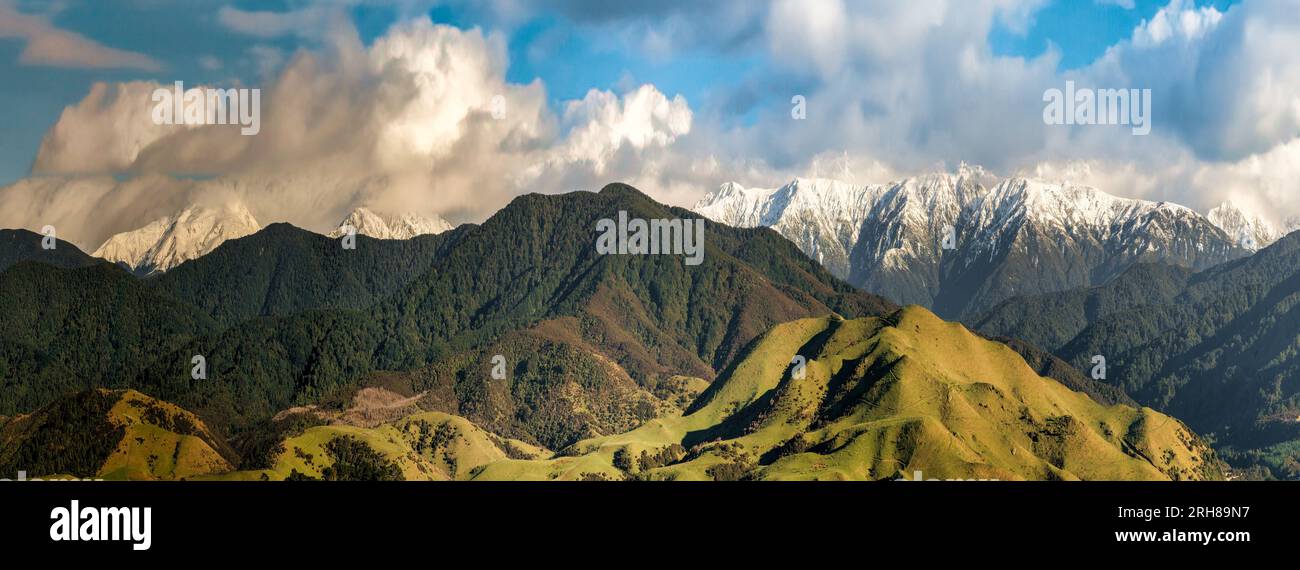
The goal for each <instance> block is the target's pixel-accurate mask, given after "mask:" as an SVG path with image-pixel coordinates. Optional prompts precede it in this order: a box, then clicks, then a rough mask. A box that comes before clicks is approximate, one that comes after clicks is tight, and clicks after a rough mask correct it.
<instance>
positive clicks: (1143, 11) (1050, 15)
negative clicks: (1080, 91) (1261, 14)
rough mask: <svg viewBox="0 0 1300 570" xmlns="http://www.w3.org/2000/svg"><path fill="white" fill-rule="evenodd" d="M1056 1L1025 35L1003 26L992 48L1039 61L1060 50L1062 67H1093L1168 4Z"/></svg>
mask: <svg viewBox="0 0 1300 570" xmlns="http://www.w3.org/2000/svg"><path fill="white" fill-rule="evenodd" d="M1129 1H1130V2H1131V3H1132V4H1131V7H1129V6H1124V5H1121V4H1123V2H1122V1H1121V0H1110V1H1109V2H1107V1H1104V0H1103V1H1098V0H1055V1H1053V2H1048V3H1047V5H1045V6H1044V7H1043V8H1042V9H1041V10H1039V11H1038V12H1036V13H1035V14H1034V20H1033V23H1032V24H1031V25H1030V26H1029V27H1028V28H1027V30H1025V32H1024V33H1017V32H1015V31H1013V30H1011V29H1010V28H1008V27H1007V26H1006V25H998V26H996V27H995V28H994V30H993V31H992V33H990V34H989V46H990V47H991V48H992V49H993V52H994V53H996V54H1000V55H1009V56H1017V57H1031V58H1032V57H1037V56H1039V55H1041V54H1043V52H1045V51H1047V49H1048V47H1049V46H1055V47H1056V49H1057V50H1058V51H1059V52H1060V54H1061V62H1060V66H1061V68H1062V69H1076V68H1079V67H1083V66H1086V65H1088V64H1089V63H1092V62H1093V61H1094V60H1095V59H1097V58H1098V57H1100V56H1101V55H1102V53H1104V52H1105V51H1106V48H1108V47H1110V46H1112V45H1115V44H1116V43H1119V42H1120V41H1121V40H1125V39H1128V37H1129V35H1130V34H1132V32H1133V29H1134V28H1136V27H1137V26H1138V25H1139V24H1141V23H1142V22H1143V21H1144V20H1147V19H1150V18H1151V17H1152V16H1153V15H1154V14H1155V13H1156V11H1157V10H1159V9H1161V8H1163V7H1165V5H1167V4H1168V0H1129ZM1237 2H1238V0H1198V1H1197V2H1196V4H1197V5H1198V6H1214V7H1216V8H1218V9H1219V10H1220V11H1223V10H1226V9H1227V8H1228V7H1229V6H1231V5H1233V4H1236V3H1237Z"/></svg>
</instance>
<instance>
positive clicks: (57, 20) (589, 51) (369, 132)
mask: <svg viewBox="0 0 1300 570" xmlns="http://www.w3.org/2000/svg"><path fill="white" fill-rule="evenodd" d="M1295 1H1296V0H1240V1H1238V0H908V1H905V2H904V1H899V0H710V1H708V2H701V1H699V0H655V1H646V2H630V1H628V2H610V1H607V0H276V1H271V0H244V1H238V2H236V3H233V4H232V3H229V2H223V1H221V0H190V1H187V2H172V1H167V0H100V1H94V0H0V77H2V78H3V79H4V81H3V82H0V108H3V109H5V110H7V111H8V113H6V117H5V119H4V121H5V123H4V130H5V132H4V135H5V136H4V137H0V201H4V206H5V208H4V209H3V210H4V211H0V226H4V225H5V224H8V226H6V227H9V226H12V227H19V226H21V227H26V226H27V225H30V224H32V223H35V222H33V221H32V220H36V219H47V220H56V221H61V223H62V224H63V225H66V226H69V227H73V228H76V231H79V232H81V233H82V235H81V236H79V239H81V240H83V241H84V243H85V244H87V245H88V246H90V247H93V246H95V245H97V244H98V243H100V242H101V240H102V239H105V238H106V237H107V236H108V235H111V234H112V233H115V232H120V231H124V230H129V229H134V228H138V227H141V226H143V225H145V224H147V223H149V222H151V221H153V220H156V219H158V218H159V217H161V216H163V215H166V214H168V213H169V212H170V211H176V210H177V209H178V208H180V207H183V206H184V205H185V204H188V203H193V201H194V200H196V199H199V198H203V199H209V200H216V201H221V200H228V199H231V198H230V197H229V196H227V194H229V193H232V192H233V193H234V194H236V195H237V198H238V199H239V200H241V201H242V202H244V204H245V205H246V206H248V207H249V208H250V209H251V210H252V211H253V212H254V213H255V214H256V215H257V218H258V219H259V220H266V221H272V220H278V221H289V222H291V223H295V224H298V225H300V226H301V227H308V228H313V227H325V226H327V225H329V224H333V223H335V222H337V221H338V219H339V217H340V216H341V215H344V214H346V212H347V211H349V210H348V208H351V207H355V206H357V205H358V204H360V203H363V202H364V203H368V204H376V205H382V204H384V203H389V204H392V205H393V206H392V207H393V208H397V209H408V208H412V207H416V208H418V209H423V210H431V211H434V212H436V213H438V214H440V215H443V216H444V217H446V218H448V219H450V220H452V221H455V222H461V221H481V220H482V219H484V218H485V217H486V216H488V215H490V214H491V213H492V212H495V211H496V210H497V209H499V208H500V207H501V206H503V205H504V204H506V203H508V202H509V200H511V199H513V198H514V197H516V196H518V195H519V194H520V193H525V192H542V193H553V192H567V191H572V190H577V189H595V188H599V187H601V186H603V185H604V184H606V183H608V182H611V181H622V182H627V183H630V184H633V185H634V186H637V187H638V188H641V189H643V190H644V191H646V192H647V193H648V194H650V195H651V196H652V197H654V198H656V199H659V200H660V201H662V202H665V203H669V204H673V205H678V206H687V207H689V206H691V205H692V204H694V203H695V201H696V200H698V199H699V198H700V197H702V196H703V195H704V194H705V193H707V192H709V191H712V190H715V189H717V188H718V187H719V185H720V184H722V183H726V182H737V183H740V184H743V185H746V186H756V187H775V186H779V185H780V184H783V183H785V182H788V181H789V180H790V178H792V177H795V176H827V177H834V178H837V179H840V180H844V181H846V182H851V183H860V184H861V183H886V182H890V181H895V180H898V179H900V178H902V177H906V176H912V175H916V174H921V173H927V172H933V171H935V170H947V171H950V172H951V171H953V170H954V169H956V167H957V166H958V165H959V164H960V163H973V164H978V165H981V166H984V167H985V168H986V169H988V170H989V171H990V172H993V173H995V174H998V175H1002V176H1011V175H1023V176H1028V177H1033V178H1037V179H1040V180H1044V181H1057V182H1069V183H1077V184H1086V185H1090V186H1094V187H1097V188H1100V189H1102V190H1104V191H1106V192H1108V193H1111V194H1114V195H1117V196H1123V197H1132V198H1145V199H1150V200H1168V201H1172V202H1176V203H1180V204H1183V205H1187V206H1189V207H1192V208H1196V209H1199V210H1201V211H1207V210H1208V209H1209V208H1212V207H1214V206H1217V205H1218V204H1219V203H1220V202H1222V201H1224V200H1232V201H1233V202H1234V203H1236V204H1237V205H1238V206H1239V207H1241V208H1242V209H1243V210H1245V211H1247V212H1248V213H1253V214H1256V215H1260V216H1263V217H1266V218H1267V219H1269V220H1271V221H1274V222H1282V221H1284V220H1285V219H1287V218H1291V217H1298V218H1300V58H1297V57H1295V55H1294V54H1295V53H1300V11H1297V10H1296V5H1295ZM376 45H379V46H382V48H376V47H375V46H376ZM503 63H504V64H505V65H503ZM177 80H180V81H184V82H185V83H187V84H188V85H191V86H194V85H196V84H204V85H216V86H223V87H224V86H246V87H261V88H263V90H264V91H266V97H265V99H264V102H263V107H264V109H263V110H264V112H263V116H264V118H265V119H266V121H265V122H264V123H263V129H262V130H261V134H259V135H257V136H255V137H241V136H240V135H238V131H237V130H236V131H235V134H234V135H231V134H230V133H229V131H227V130H223V129H222V128H219V127H218V126H209V127H202V128H195V129H170V128H167V127H164V126H159V125H156V124H154V122H153V121H152V120H151V119H150V116H149V114H148V110H149V106H150V105H149V103H148V98H149V97H148V94H149V93H151V92H152V89H153V88H154V87H155V84H170V83H172V82H174V81H177ZM1067 80H1068V81H1074V82H1076V83H1077V84H1079V85H1083V86H1090V87H1092V88H1099V89H1116V88H1119V89H1139V88H1140V89H1142V90H1146V89H1149V90H1150V93H1151V94H1152V96H1151V98H1150V100H1149V101H1147V102H1146V103H1144V105H1147V106H1148V107H1149V109H1147V110H1148V111H1149V113H1150V114H1149V116H1150V117H1151V130H1150V132H1149V136H1147V135H1136V134H1135V133H1133V132H1132V129H1127V128H1117V127H1115V126H1107V125H1057V124H1052V123H1051V122H1050V121H1048V122H1045V121H1044V113H1043V111H1044V104H1043V101H1044V94H1045V93H1048V92H1050V91H1052V90H1057V89H1060V88H1062V87H1064V85H1065V83H1066V81H1067ZM133 81H138V82H139V83H124V82H133ZM99 82H102V83H103V84H104V85H106V86H107V88H106V89H102V90H98V91H93V92H94V93H100V92H103V93H112V94H114V95H112V96H106V97H103V99H102V100H99V99H93V98H90V97H88V94H89V93H92V85H94V84H96V83H99ZM118 93H120V94H122V95H121V97H120V98H119V97H118V96H117V95H116V94H118ZM498 98H501V99H502V100H504V101H507V102H508V108H509V109H511V112H510V113H506V114H504V115H503V116H501V117H496V116H493V118H494V119H495V121H484V120H483V119H482V117H483V116H484V112H485V110H486V109H487V105H488V104H489V102H490V101H493V100H495V99H498ZM800 100H802V101H804V102H805V104H806V105H805V107H806V108H805V109H804V111H806V112H804V113H802V114H800V113H795V112H792V111H794V109H793V108H792V107H793V105H794V102H795V101H800ZM97 102H98V103H97ZM65 109H67V111H66V113H65V111H64V110H65ZM302 110H305V111H304V112H300V111H302ZM61 113H64V114H63V115H61ZM61 116H62V117H64V118H61ZM56 124H57V128H55V127H56ZM47 134H48V135H47ZM47 136H48V138H46V137H47ZM43 139H44V140H48V141H49V144H47V145H46V146H44V147H42V140H43ZM37 164H39V169H38V173H37V174H36V175H29V173H30V172H32V170H33V166H34V165H37ZM96 174H111V175H113V177H112V178H111V179H109V180H104V179H102V178H100V179H96V178H95V177H94V176H93V175H96ZM160 180H161V182H159V181H160ZM196 180H200V181H202V183H199V182H195V181H196ZM15 181H19V183H16V184H10V183H11V182H15ZM155 183H157V184H160V186H157V187H155V186H153V184H155ZM250 184H251V186H250ZM322 184H324V185H325V186H328V188H322ZM255 187H257V188H262V190H263V191H258V190H256V188H255ZM412 204H415V206H412ZM105 207H108V208H110V209H109V210H108V211H105V210H104V208H105ZM36 227H40V225H37V226H36Z"/></svg>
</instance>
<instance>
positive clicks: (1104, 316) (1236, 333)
mask: <svg viewBox="0 0 1300 570" xmlns="http://www.w3.org/2000/svg"><path fill="white" fill-rule="evenodd" d="M977 326H978V328H979V329H980V330H982V331H984V332H986V333H989V334H996V335H1008V336H1016V337H1019V338H1025V339H1028V340H1030V341H1031V342H1035V343H1042V345H1043V346H1048V347H1051V348H1052V349H1053V350H1054V351H1055V352H1056V353H1057V354H1058V355H1059V356H1061V357H1062V358H1063V359H1065V360H1067V361H1069V362H1071V363H1072V364H1074V365H1075V366H1078V367H1080V368H1081V369H1084V370H1087V369H1089V368H1090V367H1091V364H1090V361H1091V358H1092V357H1093V355H1103V356H1104V357H1105V358H1106V363H1107V382H1108V383H1114V384H1116V385H1118V386H1120V387H1122V388H1124V389H1125V390H1127V391H1128V392H1129V393H1130V394H1131V395H1132V396H1133V397H1134V398H1136V399H1137V400H1138V401H1140V402H1142V403H1144V404H1147V405H1150V406H1152V407H1155V408H1157V409H1160V410H1162V411H1166V412H1168V413H1171V414H1172V415H1174V416H1176V417H1179V418H1181V419H1183V420H1184V421H1186V422H1187V423H1188V424H1189V425H1191V426H1192V427H1193V428H1195V429H1198V430H1200V431H1203V432H1207V433H1210V434H1211V435H1213V437H1215V438H1216V439H1217V441H1218V442H1219V444H1220V446H1221V448H1222V450H1223V452H1224V455H1225V456H1226V457H1227V458H1228V459H1230V460H1236V461H1237V462H1238V464H1249V463H1251V462H1252V461H1254V460H1256V459H1258V458H1260V457H1262V456H1263V455H1269V454H1273V455H1276V454H1278V453H1280V452H1279V451H1278V450H1279V449H1290V450H1291V451H1290V453H1292V454H1294V453H1296V449H1297V447H1296V446H1294V445H1289V443H1288V442H1295V441H1296V440H1300V358H1298V357H1300V350H1297V346H1300V233H1293V234H1291V235H1289V236H1286V237H1284V238H1283V239H1281V240H1279V241H1278V242H1276V243H1274V244H1273V245H1271V246H1269V247H1267V248H1265V249H1263V250H1261V251H1259V252H1258V253H1256V254H1255V255H1253V256H1251V257H1249V258H1244V259H1240V260H1236V261H1232V262H1228V263H1225V264H1223V265H1220V266H1217V267H1214V268H1211V269H1208V270H1205V271H1202V272H1199V273H1195V274H1189V273H1187V272H1185V271H1183V270H1178V269H1169V268H1159V267H1149V266H1148V267H1138V268H1134V269H1132V270H1130V271H1128V272H1126V273H1124V274H1123V275H1121V276H1120V277H1118V278H1117V279H1116V280H1115V281H1114V282H1112V283H1110V284H1107V285H1106V286H1103V287H1099V288H1095V289H1090V290H1085V291H1068V292H1063V293H1060V294H1054V295H1041V296H1037V297H1033V298H1022V299H1013V300H1012V301H1010V302H1008V303H1005V304H1003V305H1002V306H1000V307H998V308H996V309H995V310H993V311H992V312H991V313H989V314H988V315H985V316H984V317H982V318H981V319H979V321H978V325H977ZM1279 446H1280V447H1279ZM1265 448H1270V450H1268V451H1265ZM1283 459H1285V458H1283ZM1292 459H1294V457H1292ZM1275 464H1277V465H1280V464H1281V463H1275Z"/></svg>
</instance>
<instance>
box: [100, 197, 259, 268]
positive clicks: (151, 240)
mask: <svg viewBox="0 0 1300 570" xmlns="http://www.w3.org/2000/svg"><path fill="white" fill-rule="evenodd" d="M261 228H262V226H261V225H260V224H258V222H257V219H256V218H254V217H253V214H252V213H251V212H249V211H248V208H246V207H244V206H243V205H242V204H228V205H225V206H221V207H215V208H210V207H205V206H199V205H193V206H190V207H188V208H185V209H184V210H181V211H180V212H177V213H176V214H173V215H171V216H167V217H164V218H161V219H158V220H154V221H153V222H151V223H149V224H148V225H146V226H144V227H142V228H139V229H136V230H132V231H129V232H124V233H120V234H117V235H115V236H113V237H111V238H109V239H108V241H105V242H104V243H103V245H100V246H99V249H97V250H95V253H94V256H95V257H100V258H103V259H106V260H108V261H112V262H115V263H119V264H121V265H124V266H126V267H128V268H129V269H130V270H131V271H134V272H136V273H138V274H144V275H148V274H152V273H158V272H163V271H167V270H169V269H172V268H173V267H176V266H177V265H180V264H181V263H184V262H186V261H189V260H191V259H195V258H198V257H201V256H203V255H207V254H208V253H209V252H211V251H212V250H213V249H216V247H217V246H218V245H221V244H222V243H223V242H225V241H226V240H231V239H237V238H241V237H244V236H247V235H251V234H254V233H257V231H258V230H260V229H261Z"/></svg>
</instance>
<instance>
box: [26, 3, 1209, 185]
mask: <svg viewBox="0 0 1300 570" xmlns="http://www.w3.org/2000/svg"><path fill="white" fill-rule="evenodd" d="M1232 1H1233V0H1212V2H1210V3H1212V4H1214V5H1216V6H1219V7H1220V8H1226V6H1227V5H1229V4H1231V3H1232ZM1202 3H1205V2H1202ZM299 4H300V3H291V4H289V3H286V2H281V1H274V0H259V1H244V2H237V3H235V4H234V5H235V6H236V7H238V8H240V9H243V10H249V11H254V10H271V11H281V10H286V9H288V8H290V7H293V6H297V5H299ZM1135 4H1136V5H1135V6H1134V7H1133V8H1132V9H1126V8H1123V7H1121V6H1119V5H1115V4H1104V3H1099V2H1096V1H1094V0H1054V1H1051V2H1048V3H1047V4H1046V5H1045V6H1044V7H1042V8H1041V9H1040V10H1039V11H1037V12H1036V13H1035V15H1034V17H1033V21H1032V24H1031V25H1030V26H1029V27H1028V28H1027V31H1026V32H1025V33H1023V34H1018V33H1016V32H1014V31H1012V30H1010V29H1008V28H1007V26H1006V25H1004V24H998V25H996V26H995V27H994V29H993V30H992V32H991V33H990V34H989V37H988V43H989V46H990V47H991V49H992V50H993V52H994V53H995V54H998V55H1007V56H1020V57H1030V58H1032V57H1036V56H1038V55H1041V54H1042V53H1043V52H1044V51H1045V50H1046V49H1048V46H1049V45H1052V46H1055V47H1056V49H1058V50H1059V51H1060V53H1061V56H1062V60H1061V67H1062V68H1066V69H1069V68H1076V67H1081V66H1084V65H1086V64H1088V63H1090V62H1091V61H1093V60H1094V59H1095V58H1096V57H1097V56H1099V55H1100V54H1101V53H1102V52H1104V50H1105V49H1106V48H1107V47H1108V46H1110V45H1113V44H1115V43H1116V42H1118V41H1121V40H1123V39H1125V38H1127V37H1128V35H1129V34H1130V33H1131V32H1132V30H1133V28H1134V27H1135V26H1137V25H1138V24H1139V23H1140V22H1141V21H1142V20H1144V19H1146V18H1150V17H1151V15H1152V14H1154V13H1155V11H1156V10H1158V9H1159V8H1160V7H1161V6H1162V5H1163V3H1162V2H1159V1H1157V0H1136V2H1135ZM19 7H20V10H24V11H27V12H28V13H39V12H40V11H41V8H42V3H40V2H22V3H19ZM217 9H218V6H217V4H216V3H214V2H207V1H199V2H196V3H193V4H190V3H183V2H156V3H155V2H148V3H140V2H132V1H129V0H115V1H104V2H89V1H79V2H71V3H69V4H68V5H67V7H66V8H65V9H63V10H62V11H60V12H58V13H57V14H55V15H53V16H52V18H51V23H52V24H53V25H54V26H57V27H58V28H61V29H65V30H68V31H72V32H75V33H77V34H81V35H83V36H85V37H87V38H90V39H91V40H94V41H96V42H98V43H100V44H102V45H105V46H111V47H113V48H117V49H121V50H128V51H132V52H138V53H142V54H146V55H148V56H150V57H152V58H154V59H156V60H158V61H159V62H161V63H162V65H163V69H162V70H161V71H158V72H150V71H141V70H131V69H127V70H114V69H90V70H87V69H63V68H54V67H44V66H37V65H23V64H20V63H19V62H18V61H17V60H18V57H19V54H20V52H21V50H22V40H19V39H13V38H0V76H2V77H3V78H4V81H3V82H0V106H2V107H3V108H5V109H9V110H10V111H11V112H10V113H9V114H8V118H7V119H6V124H5V131H6V133H5V135H6V136H4V137H3V138H2V139H0V184H4V183H8V182H12V181H14V180H16V179H18V178H21V177H23V176H25V175H26V174H27V172H28V168H29V166H30V164H31V161H32V160H33V158H34V156H35V154H36V150H37V147H38V145H39V142H40V139H41V137H42V135H43V134H44V132H45V130H46V129H48V128H49V127H50V125H52V124H53V123H54V121H55V120H56V119H57V117H58V114H59V112H60V111H61V109H62V108H63V107H64V106H66V105H70V104H73V103H75V102H77V101H78V100H80V99H81V98H82V97H83V96H84V95H85V94H86V92H87V91H88V89H89V87H90V85H91V83H93V82H96V81H110V82H112V81H124V80H130V79H148V80H156V81H161V82H167V81H173V80H177V79H179V80H183V81H186V82H190V83H195V82H228V81H230V80H231V79H238V80H240V81H243V82H245V83H249V84H256V83H257V82H258V80H259V78H258V77H257V73H258V72H257V70H256V68H255V65H253V63H252V62H249V61H247V57H246V56H245V55H244V50H245V49H246V47H247V45H248V43H249V39H248V38H246V37H242V36H240V35H238V34H235V33H232V32H231V31H230V30H228V29H225V28H224V27H222V26H221V25H219V23H218V22H217V18H216V11H217ZM349 12H350V15H351V18H352V20H353V22H354V25H355V26H356V27H357V30H358V32H359V33H360V35H361V37H362V39H363V41H366V42H367V43H369V42H370V41H373V40H374V38H376V37H379V36H381V35H382V34H383V33H384V32H385V31H386V30H387V29H388V28H389V26H391V25H392V23H393V22H394V21H396V20H397V19H398V18H399V15H400V14H399V11H398V10H397V9H396V8H394V7H393V6H390V5H379V6H366V5H363V6H358V7H353V8H351V9H350V11H349ZM427 13H428V15H429V16H430V17H431V18H432V19H433V20H434V21H435V22H441V23H447V24H451V25H454V26H457V27H461V28H468V27H473V26H479V27H483V28H486V29H489V30H492V29H497V30H502V33H505V34H507V37H508V45H509V54H510V61H511V64H510V68H509V71H508V74H507V78H508V79H509V80H510V81H512V82H515V83H528V82H530V81H532V80H534V79H541V80H542V81H543V82H544V84H545V86H546V88H547V91H548V96H549V99H550V101H551V102H552V104H553V105H554V106H556V107H557V108H558V106H559V105H560V103H561V102H563V101H567V100H572V99H579V98H581V97H582V96H583V95H584V94H585V93H586V92H587V91H588V90H590V89H602V90H604V89H609V90H615V91H618V90H622V89H624V88H626V87H629V86H632V85H637V84H642V83H652V84H654V85H655V86H657V87H658V88H659V90H660V91H662V92H664V93H667V94H678V93H680V94H682V95H683V96H685V97H686V99H687V100H688V101H690V102H691V105H692V107H693V108H695V109H696V110H697V112H703V113H709V114H711V115H713V117H712V118H713V119H715V120H717V121H719V122H720V123H721V124H734V123H741V124H745V123H752V122H753V121H754V120H756V115H755V114H754V113H753V110H752V108H750V107H749V106H747V105H752V104H753V103H754V100H753V98H754V95H753V94H750V95H748V96H740V97H738V96H737V95H736V94H735V93H732V92H730V91H729V89H730V88H731V87H732V86H734V85H737V84H743V83H744V82H745V81H746V80H747V79H752V78H753V77H754V76H755V75H756V74H757V72H758V70H761V69H763V68H764V67H765V66H767V65H769V64H770V62H769V61H768V59H767V57H766V56H765V55H764V54H763V52H762V50H761V49H759V47H761V46H759V47H754V46H750V48H748V49H724V48H719V47H718V46H711V45H701V46H686V47H685V49H680V50H678V51H675V52H674V53H672V54H670V55H667V56H661V55H647V54H646V53H644V49H642V46H640V45H638V44H636V43H635V42H633V41H624V40H623V39H620V38H618V37H611V33H610V30H611V28H609V27H601V26H598V25H592V24H591V23H590V22H585V23H580V22H576V21H574V19H572V18H569V17H566V16H565V15H562V14H557V13H538V14H532V15H530V16H529V17H528V18H527V19H526V20H524V21H521V22H510V23H509V24H507V25H505V26H503V25H501V23H500V21H499V19H498V18H497V17H495V16H494V15H491V14H485V13H481V12H476V11H473V10H457V9H455V8H452V7H449V6H438V7H434V8H432V9H430V10H428V12H427ZM614 29H617V28H614ZM614 35H616V34H614ZM263 43H269V44H272V45H276V46H278V47H279V48H280V49H283V50H284V51H286V52H292V51H293V50H294V49H296V48H298V47H300V46H302V47H308V48H310V47H311V40H303V39H297V38H274V39H267V40H264V41H263ZM204 57H213V58H216V59H218V60H220V61H222V68H221V69H205V68H203V67H202V66H200V65H199V60H200V58H204ZM759 96H760V97H761V96H762V95H761V94H760V95H759ZM737 101H740V103H738V102H737Z"/></svg>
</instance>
